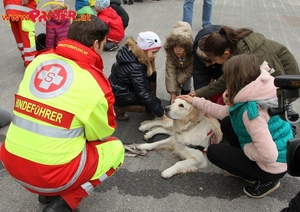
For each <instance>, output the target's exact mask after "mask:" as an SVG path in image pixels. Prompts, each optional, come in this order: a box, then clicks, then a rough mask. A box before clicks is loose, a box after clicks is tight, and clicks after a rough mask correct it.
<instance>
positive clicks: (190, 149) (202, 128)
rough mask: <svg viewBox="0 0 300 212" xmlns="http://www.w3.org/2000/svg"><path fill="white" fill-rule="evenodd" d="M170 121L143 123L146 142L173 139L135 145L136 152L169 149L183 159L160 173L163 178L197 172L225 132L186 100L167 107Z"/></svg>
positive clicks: (155, 120)
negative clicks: (152, 138)
mask: <svg viewBox="0 0 300 212" xmlns="http://www.w3.org/2000/svg"><path fill="white" fill-rule="evenodd" d="M165 114H166V115H167V117H169V118H162V119H154V120H151V121H144V122H142V123H141V125H140V127H139V130H140V131H142V132H146V131H148V132H147V133H145V135H144V139H145V140H147V139H149V138H151V137H152V136H154V135H156V134H168V135H170V137H168V138H166V139H163V140H161V141H157V142H154V143H142V144H135V148H136V149H137V150H153V149H168V150H172V151H173V153H174V154H175V155H177V156H179V157H180V158H181V159H182V160H181V161H179V162H177V163H175V164H174V165H173V166H171V167H170V168H167V169H166V170H164V171H163V172H162V173H161V176H162V177H163V178H170V177H172V176H173V175H175V174H183V173H187V172H195V171H197V169H198V168H204V167H206V165H207V160H208V159H207V157H206V153H205V152H206V149H207V147H208V146H209V145H210V144H217V143H220V141H221V140H222V136H223V135H222V131H221V129H220V123H219V121H218V120H217V119H215V118H212V117H207V116H205V115H204V114H202V113H201V112H200V111H199V110H198V109H196V108H194V107H193V106H192V105H191V104H189V103H188V102H186V101H185V100H183V99H176V100H175V101H174V103H173V104H171V105H169V106H167V107H165Z"/></svg>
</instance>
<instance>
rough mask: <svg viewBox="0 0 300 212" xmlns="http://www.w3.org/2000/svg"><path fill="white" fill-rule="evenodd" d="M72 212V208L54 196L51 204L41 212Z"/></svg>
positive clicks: (59, 197)
mask: <svg viewBox="0 0 300 212" xmlns="http://www.w3.org/2000/svg"><path fill="white" fill-rule="evenodd" d="M58 211H59V212H72V211H73V210H72V208H70V206H69V205H68V204H67V203H66V201H65V200H64V199H63V198H61V196H56V197H55V198H54V199H53V200H52V202H51V203H50V204H49V205H47V206H46V207H45V208H44V210H43V212H58Z"/></svg>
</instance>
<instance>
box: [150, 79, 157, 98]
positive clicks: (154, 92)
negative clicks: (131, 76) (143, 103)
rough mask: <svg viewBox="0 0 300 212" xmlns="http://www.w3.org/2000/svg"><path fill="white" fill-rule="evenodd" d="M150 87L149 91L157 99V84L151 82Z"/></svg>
mask: <svg viewBox="0 0 300 212" xmlns="http://www.w3.org/2000/svg"><path fill="white" fill-rule="evenodd" d="M148 86H149V91H150V93H151V94H152V96H155V97H156V82H151V81H149V83H148Z"/></svg>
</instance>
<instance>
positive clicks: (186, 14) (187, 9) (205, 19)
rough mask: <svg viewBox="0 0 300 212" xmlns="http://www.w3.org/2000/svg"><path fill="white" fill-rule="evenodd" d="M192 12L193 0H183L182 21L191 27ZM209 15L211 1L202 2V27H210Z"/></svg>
mask: <svg viewBox="0 0 300 212" xmlns="http://www.w3.org/2000/svg"><path fill="white" fill-rule="evenodd" d="M193 10H194V0H184V4H183V18H182V20H183V21H185V22H188V23H189V24H190V25H191V26H192V22H193ZM211 14H212V0H203V7H202V27H205V26H207V25H211Z"/></svg>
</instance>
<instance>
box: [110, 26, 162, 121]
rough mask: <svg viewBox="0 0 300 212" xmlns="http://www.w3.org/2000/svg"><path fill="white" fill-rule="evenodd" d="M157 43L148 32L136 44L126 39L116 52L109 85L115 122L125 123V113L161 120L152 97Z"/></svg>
mask: <svg viewBox="0 0 300 212" xmlns="http://www.w3.org/2000/svg"><path fill="white" fill-rule="evenodd" d="M160 48H161V40H160V38H159V37H158V35H157V34H156V33H154V32H151V31H146V32H140V33H139V36H138V38H137V40H134V39H133V38H128V39H126V41H125V45H124V46H123V47H122V48H121V49H120V50H119V51H118V53H117V55H116V62H115V63H114V64H113V66H112V69H111V75H110V76H109V78H108V79H109V81H110V83H111V86H112V88H113V92H114V95H115V104H114V109H115V112H116V116H117V120H119V121H125V120H128V119H129V117H128V115H126V114H125V112H139V113H143V112H146V111H150V112H152V113H153V114H154V115H155V116H156V117H163V116H164V109H163V107H162V106H161V101H160V99H158V98H157V97H156V71H155V57H156V55H157V53H158V51H159V50H160Z"/></svg>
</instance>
